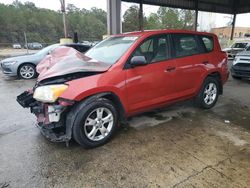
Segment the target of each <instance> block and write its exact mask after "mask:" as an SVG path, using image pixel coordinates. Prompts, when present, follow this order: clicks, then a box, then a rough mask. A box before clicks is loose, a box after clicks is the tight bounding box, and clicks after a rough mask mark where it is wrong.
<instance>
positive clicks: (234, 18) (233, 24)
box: [230, 14, 236, 40]
mask: <svg viewBox="0 0 250 188" xmlns="http://www.w3.org/2000/svg"><path fill="white" fill-rule="evenodd" d="M235 21H236V14H234V17H233V23H232V30H231V37H230V40H233V39H234V28H235Z"/></svg>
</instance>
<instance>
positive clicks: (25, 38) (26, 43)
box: [23, 31, 29, 54]
mask: <svg viewBox="0 0 250 188" xmlns="http://www.w3.org/2000/svg"><path fill="white" fill-rule="evenodd" d="M23 34H24V40H25V45H26V47H27V54H29V47H28V42H27V37H26V32H25V31H24V32H23Z"/></svg>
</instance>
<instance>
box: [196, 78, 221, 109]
mask: <svg viewBox="0 0 250 188" xmlns="http://www.w3.org/2000/svg"><path fill="white" fill-rule="evenodd" d="M218 96H219V83H218V80H217V79H216V78H214V77H207V78H206V79H205V81H204V82H203V84H202V87H201V89H200V91H199V94H198V95H197V96H196V98H195V102H196V105H197V106H198V107H200V108H204V109H210V108H212V107H213V106H214V105H215V104H216V102H217V99H218Z"/></svg>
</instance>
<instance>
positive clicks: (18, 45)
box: [12, 43, 22, 49]
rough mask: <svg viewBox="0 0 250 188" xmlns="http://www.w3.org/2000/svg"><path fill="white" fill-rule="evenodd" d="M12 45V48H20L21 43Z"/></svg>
mask: <svg viewBox="0 0 250 188" xmlns="http://www.w3.org/2000/svg"><path fill="white" fill-rule="evenodd" d="M12 47H13V48H14V49H21V48H22V46H21V44H18V43H15V44H13V45H12Z"/></svg>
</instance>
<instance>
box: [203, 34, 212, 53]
mask: <svg viewBox="0 0 250 188" xmlns="http://www.w3.org/2000/svg"><path fill="white" fill-rule="evenodd" d="M201 39H202V41H203V43H204V45H205V47H206V50H207V52H211V51H213V49H214V40H213V37H209V36H201Z"/></svg>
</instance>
